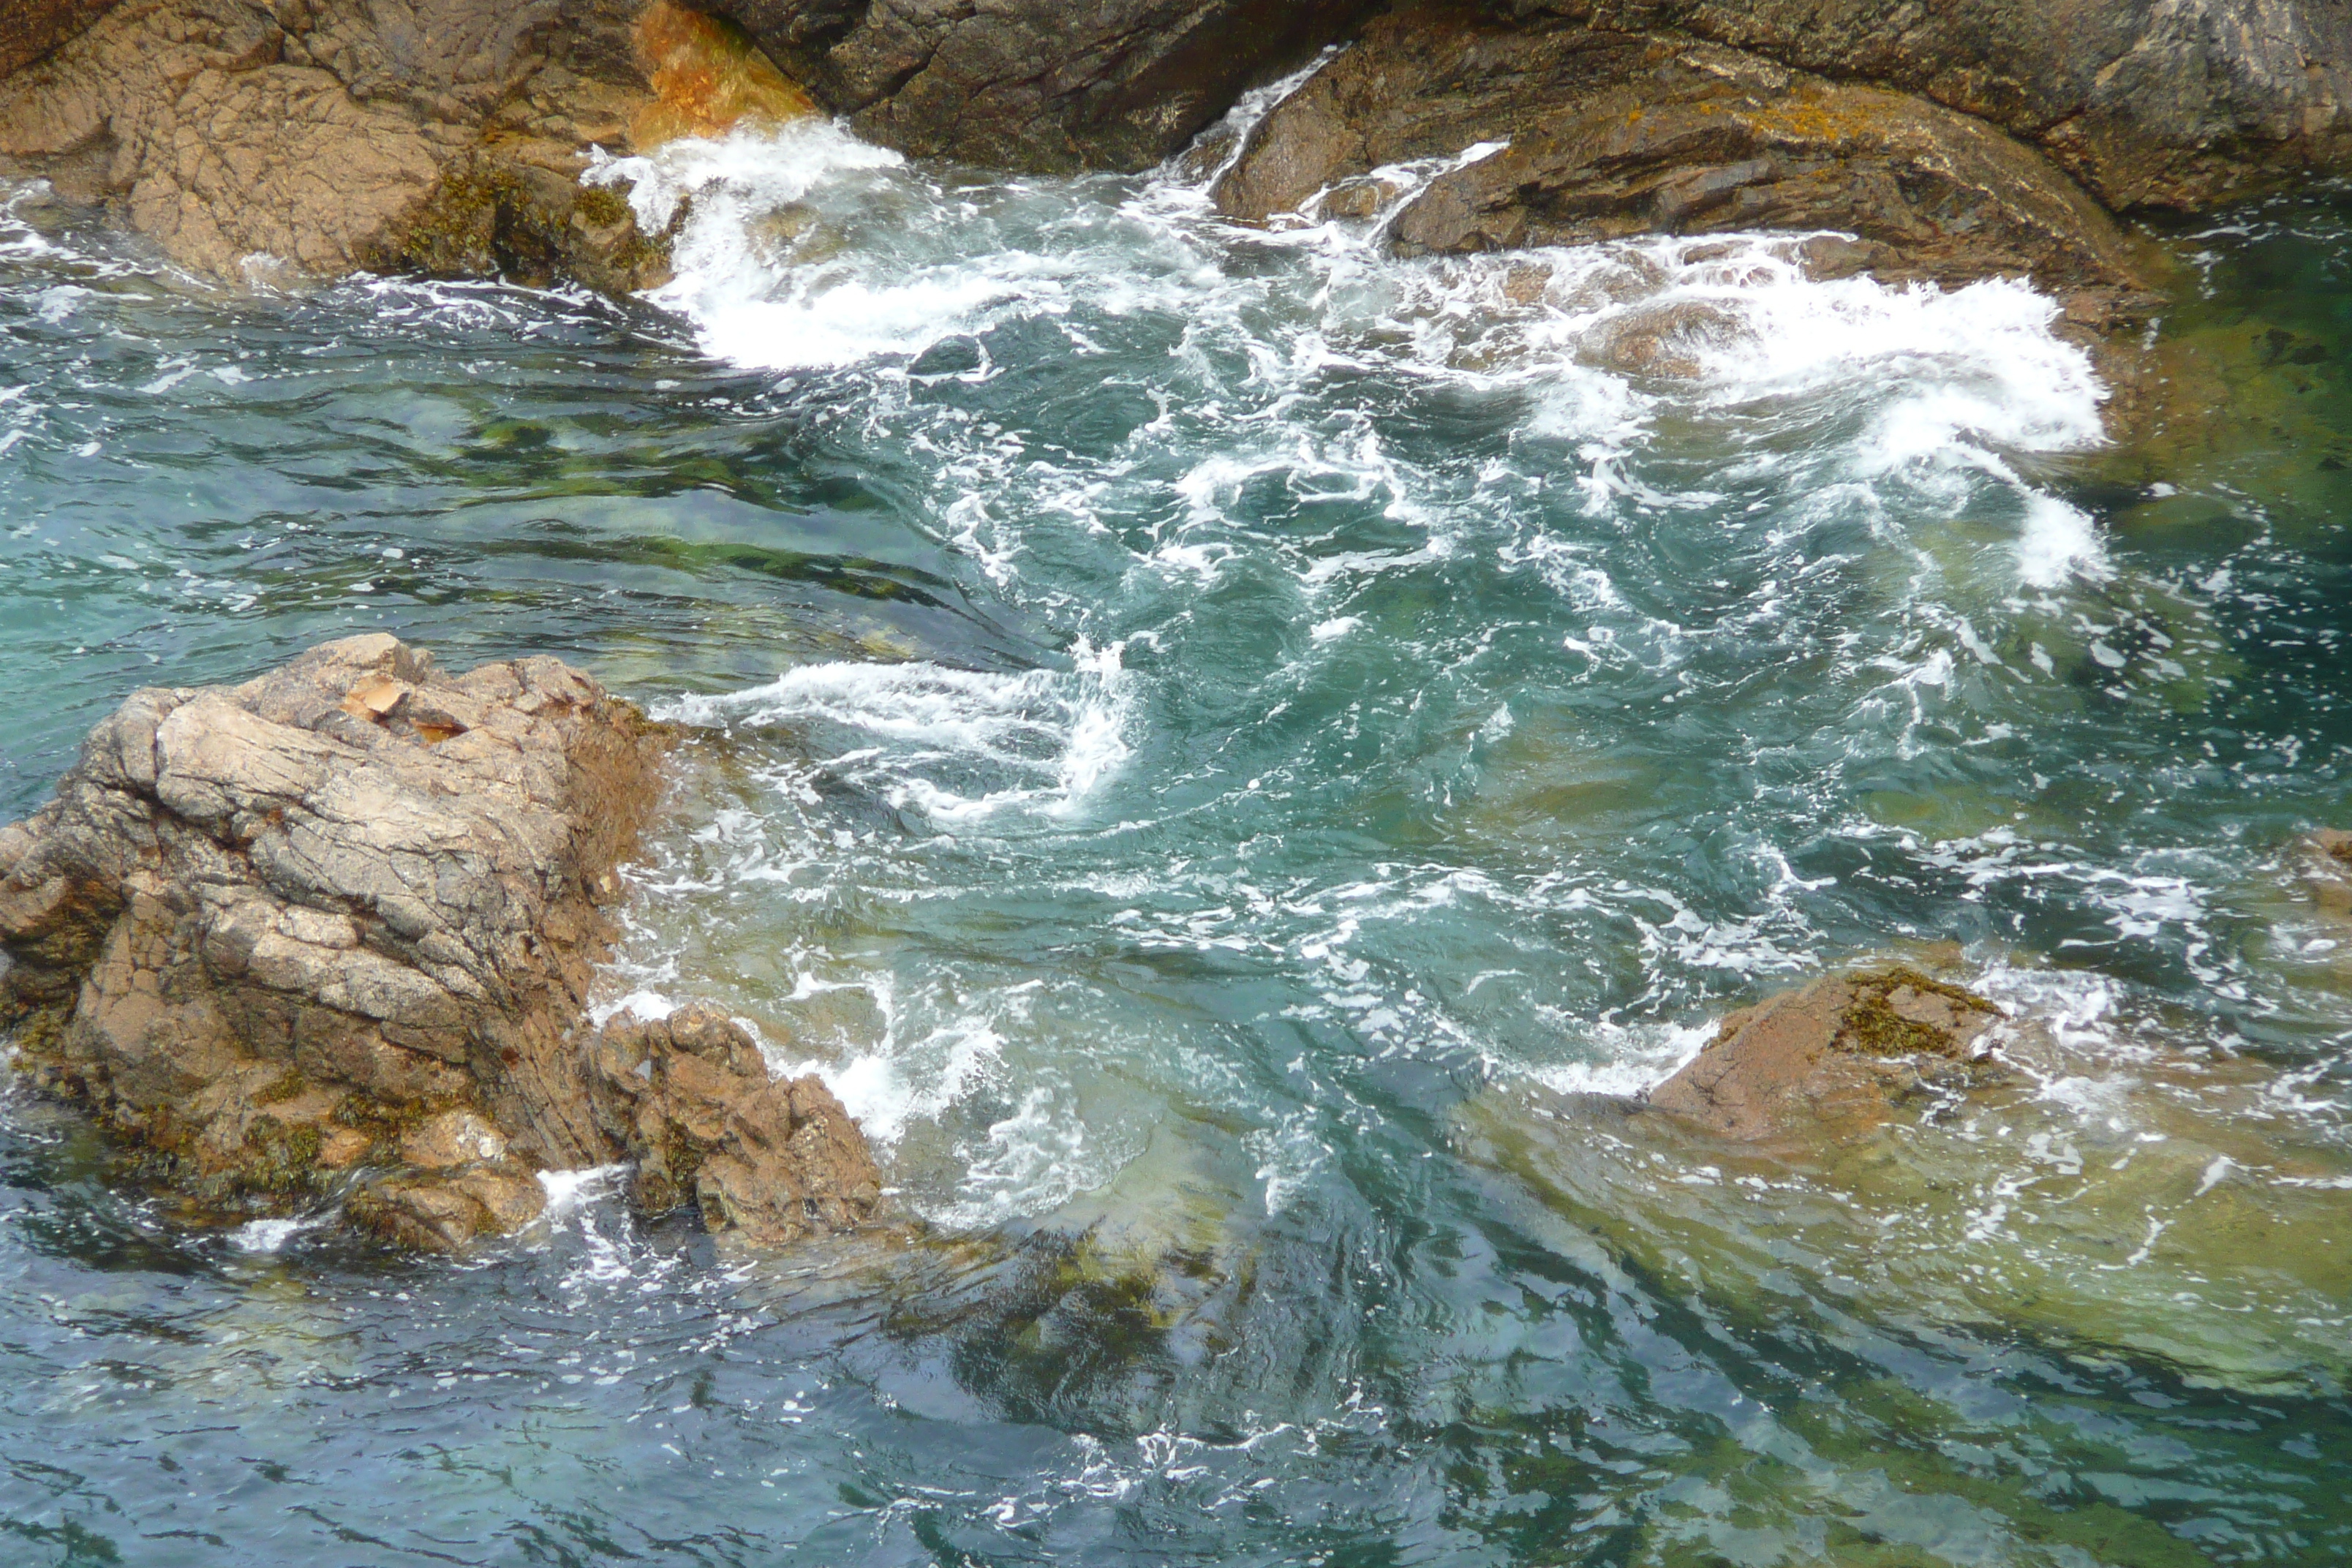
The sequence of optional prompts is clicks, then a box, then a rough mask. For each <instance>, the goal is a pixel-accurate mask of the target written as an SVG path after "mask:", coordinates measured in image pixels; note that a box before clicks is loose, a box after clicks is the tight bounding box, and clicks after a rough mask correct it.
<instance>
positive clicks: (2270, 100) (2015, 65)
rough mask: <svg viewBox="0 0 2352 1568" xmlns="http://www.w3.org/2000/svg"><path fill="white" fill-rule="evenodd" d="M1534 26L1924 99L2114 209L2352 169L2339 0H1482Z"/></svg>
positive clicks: (2348, 76) (2348, 60)
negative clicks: (1686, 49) (2045, 159)
mask: <svg viewBox="0 0 2352 1568" xmlns="http://www.w3.org/2000/svg"><path fill="white" fill-rule="evenodd" d="M1490 9H1491V10H1492V12H1493V13H1494V14H1495V15H1496V16H1500V17H1503V18H1506V19H1507V20H1509V21H1511V22H1514V23H1517V24H1521V25H1529V24H1540V23H1542V22H1544V21H1546V20H1550V19H1559V20H1564V21H1567V22H1570V23H1572V24H1574V25H1576V26H1590V27H1594V28H1600V29H1603V30H1613V31H1621V32H1641V31H1646V30H1653V29H1658V28H1673V29H1675V30H1678V31H1681V32H1685V33H1687V34H1690V35H1692V36H1695V37H1703V38H1706V39H1710V40H1712V41H1714V42H1717V43H1719V44H1727V45H1730V46H1732V47H1737V48H1741V49H1746V50H1749V51H1751V52H1754V53H1757V54H1760V55H1765V56H1769V57H1770V58H1773V59H1775V60H1779V61H1780V62H1782V63H1783V64H1787V65H1792V66H1796V67H1800V68H1803V69H1806V70H1811V71H1819V72H1822V74H1824V75H1827V76H1832V77H1835V78H1838V79H1843V80H1860V81H1868V82H1876V83H1880V84H1883V85H1885V86H1887V87H1892V88H1895V89H1901V90H1904V91H1907V92H1917V93H1922V94H1925V95H1926V96H1927V97H1929V98H1932V99H1934V100H1936V101H1937V102H1938V103H1942V104H1945V105H1947V106H1948V107H1950V108H1953V109H1957V110H1962V111H1964V112H1966V113H1969V114H1972V115H1975V116H1978V117H1979V118H1981V119H1983V120H1987V121H1990V122H1992V123H1993V124H1996V125H1999V126H2000V127H2002V128H2003V129H2005V130H2007V131H2010V132H2012V133H2014V134H2016V135H2017V136H2020V137H2021V138H2023V139H2025V140H2027V141H2029V142H2033V143H2035V144H2036V145H2038V146H2040V147H2041V148H2042V150H2043V151H2045V152H2047V153H2049V154H2050V155H2051V156H2052V157H2053V158H2054V159H2055V160H2056V161H2057V162H2058V163H2060V164H2061V165H2062V166H2063V168H2064V169H2065V170H2066V171H2067V172H2068V173H2069V174H2072V175H2074V177H2075V178H2076V179H2078V180H2080V181H2081V182H2082V183H2083V184H2084V186H2086V187H2087V188H2088V189H2089V190H2090V191H2091V192H2092V193H2093V194H2094V195H2096V196H2098V198H2099V199H2100V200H2101V201H2103V202H2105V204H2106V205H2108V206H2109V207H2111V208H2114V209H2115V210H2116V211H2119V212H2120V211H2125V210H2128V209H2131V208H2135V207H2143V206H2156V207H2170V208H2177V209H2182V210H2193V209H2197V208H2202V207H2209V206H2211V205H2215V204H2216V203H2219V202H2221V201H2225V200H2228V199H2229V198H2231V197H2232V196H2235V195H2244V194H2247V193H2249V192H2251V191H2254V190H2259V189H2261V188H2263V187H2265V186H2269V185H2274V184H2281V183H2283V182H2284V181H2286V180H2288V179H2292V178H2294V176H2296V175H2298V174H2305V173H2309V172H2315V171H2316V172H2341V171H2342V170H2344V169H2346V168H2347V166H2352V111H2348V110H2347V106H2352V7H2347V6H2345V5H2341V4H2338V3H2336V0H1969V3H1968V4H1965V5H1887V4H1885V0H1491V5H1490Z"/></svg>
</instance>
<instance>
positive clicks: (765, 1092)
mask: <svg viewBox="0 0 2352 1568" xmlns="http://www.w3.org/2000/svg"><path fill="white" fill-rule="evenodd" d="M588 1067H589V1080H590V1086H591V1090H592V1093H593V1099H594V1103H595V1108H596V1117H597V1121H598V1124H599V1125H600V1126H601V1127H603V1128H604V1131H605V1132H606V1134H607V1135H608V1136H609V1137H610V1138H611V1139H612V1140H613V1142H614V1143H615V1144H617V1145H618V1146H620V1147H622V1148H624V1149H626V1150H627V1151H629V1152H630V1155H631V1157H632V1158H633V1159H634V1160H635V1165H636V1170H635V1175H634V1177H633V1179H632V1183H631V1192H632V1194H633V1195H634V1196H635V1199H636V1202H637V1205H638V1206H639V1207H641V1208H643V1209H645V1210H646V1212H648V1213H652V1214H663V1213H667V1211H669V1210H671V1209H674V1208H677V1207H678V1206H679V1205H682V1204H685V1203H688V1202H691V1203H693V1204H694V1205H696V1207H698V1209H699V1210H700V1211H701V1214H702V1219H703V1223H704V1224H705V1225H706V1226H709V1228H710V1229H711V1230H713V1231H715V1232H720V1233H726V1234H731V1235H734V1236H737V1237H741V1238H742V1239H744V1240H746V1241H751V1242H755V1243H761V1244H769V1245H772V1244H775V1243H780V1242H790V1241H797V1240H799V1239H801V1238H802V1237H805V1236H808V1235H810V1234H812V1233H821V1232H825V1231H839V1230H851V1229H855V1228H856V1227H857V1226H863V1225H866V1224H868V1223H870V1222H871V1221H872V1220H873V1219H874V1218H875V1216H876V1215H877V1212H878V1211H879V1209H880V1206H881V1203H882V1175H881V1173H880V1172H879V1171H878V1170H877V1169H876V1168H875V1164H874V1158H873V1155H872V1153H871V1152H869V1151H868V1150H867V1148H866V1139H865V1137H864V1135H862V1134H861V1133H860V1132H859V1131H858V1130H857V1124H856V1122H854V1121H851V1120H850V1119H849V1113H848V1112H847V1111H845V1110H843V1109H842V1108H841V1102H840V1101H839V1100H835V1098H834V1096H833V1091H832V1090H830V1089H826V1088H825V1086H824V1081H823V1080H822V1079H817V1078H814V1077H806V1078H800V1079H793V1080H792V1081H791V1082H788V1083H787V1082H776V1081H772V1080H771V1079H770V1078H769V1076H768V1066H767V1061H766V1059H765V1058H763V1057H762V1056H761V1054H760V1048H759V1046H758V1045H757V1044H756V1043H755V1042H754V1041H753V1040H752V1038H751V1035H750V1034H749V1033H748V1032H746V1031H745V1029H744V1028H743V1026H741V1025H740V1024H738V1023H736V1022H735V1021H734V1020H733V1019H731V1018H730V1017H728V1016H726V1015H725V1014H723V1013H721V1012H719V1011H718V1010H717V1009H716V1008H712V1007H705V1006H689V1007H683V1008H680V1009H679V1010H678V1011H677V1012H675V1013H673V1014H671V1015H669V1016H667V1017H666V1018H661V1019H657V1020H647V1019H641V1018H637V1017H634V1016H629V1015H625V1014H624V1015H622V1016H617V1017H615V1018H614V1020H613V1021H612V1022H611V1023H609V1024H607V1025H606V1026H604V1031H603V1033H602V1034H601V1035H599V1036H598V1037H597V1038H596V1041H595V1043H594V1045H593V1047H591V1049H590V1051H589V1054H588Z"/></svg>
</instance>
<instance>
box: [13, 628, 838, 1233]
mask: <svg viewBox="0 0 2352 1568" xmlns="http://www.w3.org/2000/svg"><path fill="white" fill-rule="evenodd" d="M664 750H665V737H664V736H663V734H662V733H661V732H660V731H658V730H656V728H655V727H653V726H651V725H649V724H647V723H646V721H645V720H644V719H643V718H642V717H641V716H640V715H639V714H638V713H637V712H636V710H635V709H633V708H631V707H630V706H628V705H627V704H626V703H624V702H621V701H619V700H615V699H614V698H612V697H610V696H608V695H607V694H606V693H605V692H604V691H603V690H602V689H600V688H599V687H598V686H597V685H596V683H595V682H594V681H593V680H591V679H588V678H587V677H586V676H584V675H583V674H581V673H580V672H579V671H577V670H574V669H572V668H569V667H567V666H565V665H563V664H562V663H560V662H558V661H556V660H554V659H551V658H526V659H518V660H515V661H513V662H511V663H504V664H492V665H486V666H484V667H483V668H479V669H477V670H475V671H473V672H472V673H470V674H468V675H465V676H460V677H451V676H447V675H445V674H444V673H442V672H441V671H440V670H439V669H437V668H436V667H435V665H434V663H433V661H432V659H431V658H429V657H428V656H426V655H425V654H423V653H420V652H418V651H416V650H415V649H412V648H409V647H405V646H404V645H403V644H402V643H400V642H399V641H397V640H396V639H394V638H393V637H388V636H383V635H376V636H370V637H353V638H350V639H348V640H346V641H343V642H339V643H331V644H328V645H327V646H325V647H320V648H317V649H314V650H313V651H312V652H310V653H309V654H307V655H304V656H303V657H302V658H299V659H297V660H295V661H294V662H293V663H292V664H290V665H288V666H287V667H286V668H282V669H279V670H278V671H275V672H273V673H271V674H269V675H267V676H264V677H262V678H260V679H256V680H252V681H248V682H247V683H246V684H244V685H242V686H235V687H215V688H205V689H151V690H146V691H142V692H139V693H137V694H135V695H134V696H132V697H131V700H129V701H128V702H126V703H124V705H123V706H122V708H121V710H120V711H119V712H117V713H116V714H115V715H114V716H113V717H112V718H110V719H109V720H107V721H105V722H104V723H102V724H100V726H99V727H98V728H97V729H96V730H94V731H92V732H91V734H90V736H89V740H88V742H86V743H85V744H84V747H83V750H82V755H81V758H80V761H79V763H77V764H76V765H75V767H74V768H73V769H72V770H71V771H69V772H68V774H67V775H66V777H65V779H64V780H63V781H62V782H61V783H60V784H59V785H58V794H57V796H56V798H55V799H53V800H52V801H51V802H50V803H49V804H48V805H46V806H44V807H42V808H41V809H40V810H39V811H37V812H36V813H35V814H34V815H33V816H31V817H30V818H28V819H27V820H26V821H25V822H22V823H19V824H16V825H15V826H9V827H7V828H5V829H0V1024H5V1025H8V1026H13V1028H14V1032H15V1036H16V1043H17V1046H18V1047H19V1057H20V1065H23V1066H25V1067H26V1068H28V1069H29V1070H30V1071H31V1072H32V1073H33V1074H34V1076H35V1078H36V1079H37V1082H39V1083H40V1084H42V1085H44V1086H45V1087H47V1088H49V1089H54V1090H57V1091H58V1092H61V1093H64V1094H66V1095H68V1096H69V1097H71V1098H73V1099H76V1100H80V1101H81V1102H83V1103H86V1104H88V1105H89V1106H90V1107H91V1108H92V1109H93V1110H96V1111H97V1112H98V1114H99V1115H100V1118H101V1119H102V1120H103V1121H105V1122H106V1123H107V1124H108V1125H109V1126H110V1127H111V1128H112V1129H114V1130H115V1131H118V1132H120V1133H121V1134H123V1135H125V1136H126V1137H127V1138H129V1139H130V1140H131V1141H132V1142H133V1143H134V1144H135V1145H136V1146H138V1147H139V1148H141V1149H142V1150H144V1151H145V1152H147V1155H148V1159H149V1163H150V1164H151V1165H152V1168H153V1173H155V1174H157V1175H159V1176H162V1177H163V1178H165V1179H167V1180H169V1181H170V1182H172V1183H173V1184H177V1185H178V1186H180V1187H181V1188H183V1189H184V1190H185V1191H187V1192H189V1193H190V1194H193V1195H194V1197H195V1198H197V1199H198V1200H200V1201H201V1202H203V1203H205V1204H208V1205H215V1206H219V1207H227V1208H232V1209H236V1208H245V1209H256V1208H257V1209H260V1210H263V1211H270V1210H276V1209H283V1208H286V1207H288V1206H292V1205H305V1204H310V1203H315V1202H318V1201H320V1200H321V1199H325V1198H329V1197H332V1196H337V1195H343V1196H347V1197H348V1212H349V1214H350V1215H351V1216H352V1218H353V1219H354V1220H356V1221H358V1222H359V1223H361V1224H362V1225H364V1226H368V1227H369V1228H371V1229H373V1230H375V1231H377V1232H379V1233H381V1234H383V1235H385V1236H387V1237H392V1238H394V1239H396V1240H399V1241H403V1242H406V1243H409V1244H412V1245H416V1246H424V1247H436V1248H445V1249H446V1248H451V1247H459V1246H462V1245H464V1243H465V1242H467V1240H469V1239H470V1238H472V1237H475V1236H478V1235H483V1234H495V1233H501V1232H505V1231H509V1230H512V1229H514V1228H515V1227H516V1226H519V1225H520V1224H522V1223H524V1222H526V1221H528V1220H529V1219H530V1218H531V1217H532V1215H536V1214H537V1213H538V1212H539V1210H540V1209H541V1206H542V1205H544V1202H545V1194H544V1192H543V1189H542V1188H541V1184H540V1183H539V1182H538V1181H537V1179H536V1174H535V1173H537V1172H539V1171H541V1170H545V1169H550V1168H571V1167H579V1166H587V1165H599V1164H604V1163H608V1162H611V1161H614V1160H619V1159H629V1158H635V1159H640V1160H642V1161H645V1162H646V1165H645V1169H646V1170H648V1171H651V1172H655V1173H670V1174H669V1175H668V1176H667V1177H664V1178H660V1179H662V1180H667V1181H669V1182H670V1183H671V1184H672V1185H673V1186H677V1185H678V1184H684V1185H683V1187H681V1188H680V1190H686V1189H692V1190H695V1191H697V1192H701V1191H703V1190H705V1189H706V1188H707V1189H708V1191H709V1193H710V1194H712V1195H710V1196H709V1197H707V1198H706V1199H705V1209H706V1212H707V1213H709V1214H710V1215H712V1216H713V1218H714V1225H715V1226H726V1227H735V1228H741V1229H743V1230H745V1231H746V1232H747V1233H749V1234H751V1235H753V1236H755V1237H761V1238H768V1239H786V1238H789V1237H791V1236H793V1235H794V1234H797V1233H798V1232H797V1231H795V1229H794V1227H795V1226H798V1228H799V1230H800V1231H805V1230H807V1229H809V1228H812V1227H825V1226H842V1225H848V1224H853V1223H858V1222H860V1221H862V1220H863V1219H864V1218H865V1217H866V1216H867V1215H870V1214H871V1213H872V1211H873V1205H874V1203H875V1202H876V1201H877V1199H878V1195H879V1194H878V1186H879V1184H878V1179H877V1178H875V1177H874V1176H873V1166H872V1163H871V1161H870V1159H867V1158H866V1153H865V1144H864V1142H863V1140H862V1139H860V1138H859V1136H858V1134H857V1131H856V1127H855V1126H854V1124H852V1123H851V1122H850V1121H849V1119H848V1118H847V1117H846V1116H845V1115H844V1114H843V1113H842V1112H841V1110H840V1108H839V1106H838V1105H837V1104H835V1102H833V1100H831V1098H830V1097H829V1096H827V1095H825V1094H824V1090H823V1089H822V1088H821V1087H819V1086H815V1085H814V1084H813V1083H808V1082H803V1083H800V1084H793V1085H785V1086H777V1087H776V1088H774V1089H773V1090H771V1086H770V1085H769V1084H768V1080H767V1074H766V1070H765V1068H764V1065H763V1064H762V1063H761V1060H760V1058H759V1053H758V1051H757V1049H756V1048H755V1047H752V1046H751V1043H750V1040H749V1037H748V1036H744V1035H742V1034H741V1032H740V1029H734V1026H729V1025H725V1024H724V1023H723V1021H719V1022H712V1021H710V1020H708V1019H704V1020H702V1022H701V1023H700V1025H699V1026H698V1030H685V1031H684V1032H683V1033H681V1032H680V1029H678V1028H673V1029H671V1030H670V1031H669V1032H667V1033H663V1032H661V1031H658V1030H648V1029H647V1028H646V1027H642V1026H634V1025H631V1026H625V1027H623V1028H622V1029H621V1030H619V1032H618V1033H616V1034H615V1035H614V1037H611V1038H608V1039H603V1040H598V1039H595V1038H583V1034H585V1033H586V1031H585V1029H584V1026H583V1023H582V1017H583V1009H584V1006H585V999H586V995H587V990H588V985H589V982H590V978H591V975H592V973H593V965H594V964H595V963H596V962H597V961H598V960H599V959H600V958H601V956H602V955H603V953H604V950H605V945H606V943H607V941H608V939H609V934H610V920H609V916H608V910H609V909H610V907H611V905H612V902H613V900H614V899H615V898H617V897H618V895H619V892H620V883H619V880H618V878H617V877H616V875H615V872H616V868H618V866H619V864H620V863H621V861H622V860H623V859H624V858H625V857H626V856H627V855H628V853H629V852H630V850H631V849H632V847H633V846H634V844H635V837H636V834H637V832H638V829H639V827H640V826H641V825H642V824H643V823H644V822H645V820H646V816H647V814H648V813H649V812H650V810H651V809H652V807H653V805H654V803H655V800H656V794H657V790H658V786H659V778H658V764H659V760H660V757H661V755H662V753H663V752H664ZM698 1017H699V1016H698ZM730 1030H733V1033H731V1034H730V1033H729V1031H730ZM713 1040H719V1041H720V1042H721V1043H722V1045H723V1047H724V1048H716V1049H715V1048H714V1047H712V1046H711V1045H710V1042H712V1041H713ZM616 1064H617V1065H616ZM640 1069H642V1072H641V1073H640ZM616 1074H617V1075H618V1078H617V1079H616V1077H615V1075H616ZM632 1074H640V1076H635V1077H633V1076H631V1075H632ZM624 1101H625V1102H626V1103H627V1106H628V1108H629V1110H628V1114H626V1115H623V1114H620V1113H619V1112H618V1110H616V1109H615V1108H616V1107H617V1106H619V1105H621V1104H622V1103H623V1102H624ZM860 1162H862V1163H860ZM698 1183H699V1185H698ZM640 1190H641V1192H643V1193H645V1194H647V1195H649V1196H650V1195H652V1194H656V1193H657V1192H666V1191H668V1190H669V1189H668V1188H665V1187H662V1186H661V1185H660V1184H659V1180H656V1179H655V1178H645V1179H641V1182H640ZM662 1206H667V1205H666V1204H665V1205H662Z"/></svg>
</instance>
